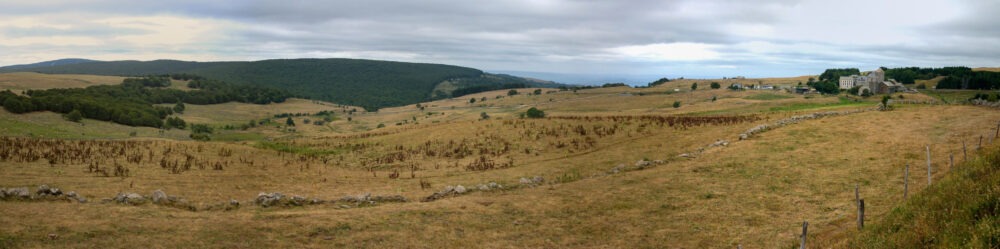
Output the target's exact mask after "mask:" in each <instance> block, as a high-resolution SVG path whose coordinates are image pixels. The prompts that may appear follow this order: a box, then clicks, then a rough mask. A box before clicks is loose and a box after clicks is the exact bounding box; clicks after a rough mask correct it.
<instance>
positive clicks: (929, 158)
mask: <svg viewBox="0 0 1000 249" xmlns="http://www.w3.org/2000/svg"><path fill="white" fill-rule="evenodd" d="M927 186H928V187H929V186H931V146H930V145H927Z"/></svg>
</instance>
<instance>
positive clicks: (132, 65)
mask: <svg viewBox="0 0 1000 249" xmlns="http://www.w3.org/2000/svg"><path fill="white" fill-rule="evenodd" d="M23 71H31V72H39V73H57V74H66V73H73V74H97V75H118V76H145V75H162V74H184V75H200V76H204V77H206V78H210V79H215V80H221V81H225V82H229V83H233V84H240V85H251V86H262V87H271V88H278V89H284V90H287V91H288V92H290V93H292V94H295V95H298V96H304V97H309V98H311V99H317V100H325V101H331V102H336V103H341V104H348V105H355V106H362V107H365V108H366V109H368V110H376V109H378V108H381V107H388V106H400V105H407V104H413V103H419V102H424V101H428V100H431V99H432V96H433V93H432V92H433V91H434V89H435V87H437V85H438V84H439V83H441V82H445V81H449V80H451V81H460V82H462V84H459V85H458V86H459V87H460V88H459V89H461V88H465V87H478V86H480V85H485V84H495V85H503V84H506V83H524V84H526V85H528V86H530V87H550V86H546V85H542V84H551V85H555V84H552V83H546V82H541V81H532V80H527V79H523V78H519V77H513V76H496V77H484V75H489V74H485V73H484V72H482V71H480V70H477V69H473V68H466V67H458V66H450V65H440V64H425V63H404V62H390V61H375V60H358V59H287V60H264V61H255V62H187V61H175V60H157V61H146V62H143V61H110V62H101V61H95V62H78V63H72V64H63V65H57V66H45V67H41V66H36V67H31V66H25V65H21V66H15V67H4V68H0V72H23ZM464 91H466V92H468V91H469V90H464ZM449 95H450V93H449Z"/></svg>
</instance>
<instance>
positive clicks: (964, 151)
mask: <svg viewBox="0 0 1000 249" xmlns="http://www.w3.org/2000/svg"><path fill="white" fill-rule="evenodd" d="M962 161H963V162H965V161H969V152H968V150H967V149H965V140H962Z"/></svg>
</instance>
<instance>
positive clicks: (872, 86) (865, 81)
mask: <svg viewBox="0 0 1000 249" xmlns="http://www.w3.org/2000/svg"><path fill="white" fill-rule="evenodd" d="M839 83H840V84H839V85H840V89H851V88H854V87H858V93H859V94H861V93H863V92H865V91H867V92H868V93H871V94H893V93H896V92H901V91H905V90H906V87H904V86H903V84H901V83H899V82H896V80H894V79H889V80H886V79H885V71H882V68H877V69H875V71H871V72H867V74H865V75H850V76H840V80H839Z"/></svg>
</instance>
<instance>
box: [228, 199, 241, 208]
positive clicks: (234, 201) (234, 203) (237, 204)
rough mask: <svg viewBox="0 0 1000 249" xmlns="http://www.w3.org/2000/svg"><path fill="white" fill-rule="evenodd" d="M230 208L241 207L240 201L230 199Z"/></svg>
mask: <svg viewBox="0 0 1000 249" xmlns="http://www.w3.org/2000/svg"><path fill="white" fill-rule="evenodd" d="M229 206H233V207H239V206H240V201H237V200H236V199H230V200H229Z"/></svg>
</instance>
